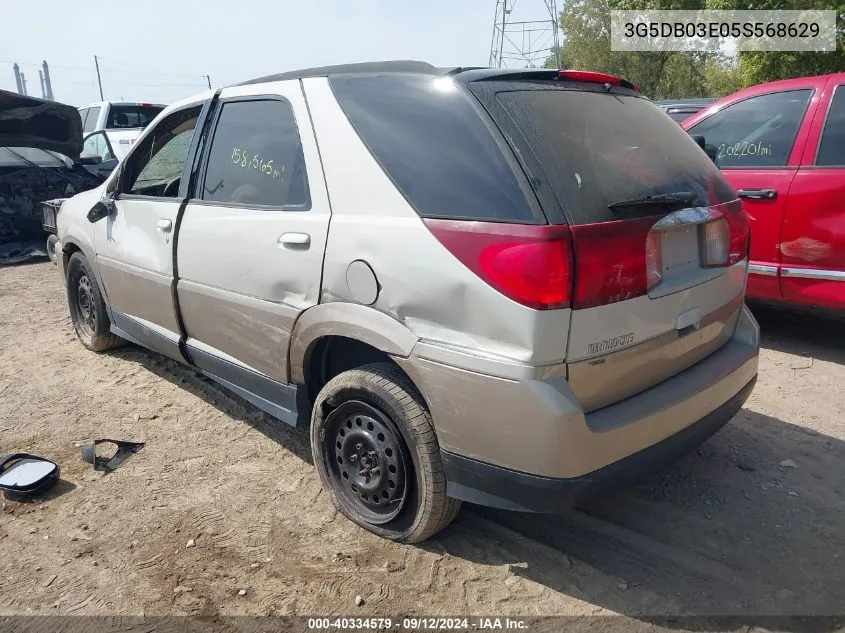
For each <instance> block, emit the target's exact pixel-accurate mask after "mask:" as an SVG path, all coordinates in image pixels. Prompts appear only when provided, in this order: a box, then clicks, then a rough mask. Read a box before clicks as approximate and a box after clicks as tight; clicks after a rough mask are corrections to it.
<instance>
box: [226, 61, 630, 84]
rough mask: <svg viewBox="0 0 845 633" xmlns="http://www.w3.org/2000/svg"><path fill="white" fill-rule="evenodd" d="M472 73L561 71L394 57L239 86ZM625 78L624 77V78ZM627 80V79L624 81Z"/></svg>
mask: <svg viewBox="0 0 845 633" xmlns="http://www.w3.org/2000/svg"><path fill="white" fill-rule="evenodd" d="M469 71H472V72H471V73H470V75H469V76H470V77H471V78H472V79H473V80H476V79H487V78H490V77H494V76H499V75H502V76H504V75H508V76H512V77H517V76H532V75H536V74H539V73H546V74H548V73H555V72H561V71H560V70H559V69H557V68H517V69H504V68H488V67H486V66H447V67H437V66H433V65H431V64H429V63H427V62H420V61H413V60H393V61H382V62H362V63H357V64H341V65H337V66H319V67H316V68H304V69H302V70H291V71H288V72H284V73H278V74H276V75H267V76H265V77H258V78H256V79H250V80H248V81H244V82H241V83H238V84H235V85H236V86H248V85H251V84H262V83H269V82H271V81H285V80H288V79H306V78H308V77H329V76H331V75H363V74H381V73H397V74H406V75H432V76H438V75H457V74H459V73H468V72H469ZM569 72H573V73H576V74H581V75H587V74H593V73H584V72H582V71H569ZM623 82H624V80H623ZM624 83H627V82H624Z"/></svg>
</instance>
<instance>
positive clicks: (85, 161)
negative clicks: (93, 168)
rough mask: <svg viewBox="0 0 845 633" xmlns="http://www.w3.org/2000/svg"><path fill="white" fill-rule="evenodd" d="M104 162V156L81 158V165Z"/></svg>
mask: <svg viewBox="0 0 845 633" xmlns="http://www.w3.org/2000/svg"><path fill="white" fill-rule="evenodd" d="M102 162H103V158H102V156H81V157H80V158H79V164H80V165H99V164H100V163H102Z"/></svg>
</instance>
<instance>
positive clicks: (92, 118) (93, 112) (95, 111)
mask: <svg viewBox="0 0 845 633" xmlns="http://www.w3.org/2000/svg"><path fill="white" fill-rule="evenodd" d="M99 118H100V108H89V109H88V114H87V115H86V116H85V125H83V126H82V131H83V132H93V131H94V130H96V129H97V120H98V119H99Z"/></svg>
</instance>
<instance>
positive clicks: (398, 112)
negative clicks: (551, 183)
mask: <svg viewBox="0 0 845 633" xmlns="http://www.w3.org/2000/svg"><path fill="white" fill-rule="evenodd" d="M331 85H332V89H333V90H334V94H335V96H336V97H337V100H338V102H339V103H340V106H341V108H342V109H343V111H344V112H345V113H346V116H347V117H348V118H349V121H350V122H351V123H352V126H353V127H354V128H355V130H356V131H357V132H358V135H359V136H360V137H361V139H362V140H363V141H364V144H365V145H366V146H367V147H368V148H369V150H370V152H371V153H372V154H373V156H374V157H375V159H376V160H377V161H378V162H379V164H380V165H381V167H382V169H384V171H385V173H386V174H387V175H388V176H389V177H390V178H391V179H392V180H393V182H394V184H395V185H396V186H397V187H398V188H399V190H400V191H401V192H402V194H403V195H404V196H405V198H406V199H407V200H408V202H409V203H410V204H411V206H413V207H414V209H416V211H417V213H419V214H420V215H421V216H423V217H427V218H454V219H472V220H482V221H503V222H518V223H537V222H538V217H537V215H536V214H535V212H534V211H533V209H532V206H531V205H530V204H529V202H528V198H527V196H526V193H527V191H526V189H524V188H523V186H522V185H521V184H520V182H519V181H518V180H517V176H516V175H515V172H514V166H513V164H512V163H511V162H509V160H508V159H507V158H506V157H505V154H504V152H506V151H509V150H508V149H507V148H506V147H504V146H503V145H501V144H499V143H497V142H496V140H495V139H494V137H493V134H492V133H491V131H490V129H489V128H488V127H487V125H486V124H485V122H484V121H483V119H482V118H481V116H480V115H479V113H478V111H477V110H476V108H475V107H474V106H473V104H472V102H471V101H470V99H472V97H471V96H469V95H467V94H466V93H464V92H463V91H461V90H460V89H459V88H458V87H457V86H456V85H455V84H454V83H453V82H452V81H451V79H449V78H446V77H428V76H422V77H419V76H413V77H412V76H406V75H384V76H369V77H334V78H332V79H331Z"/></svg>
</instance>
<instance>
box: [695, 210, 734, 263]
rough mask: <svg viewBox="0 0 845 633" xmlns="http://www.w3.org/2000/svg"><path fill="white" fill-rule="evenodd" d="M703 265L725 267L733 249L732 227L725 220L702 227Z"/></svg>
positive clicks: (719, 219)
mask: <svg viewBox="0 0 845 633" xmlns="http://www.w3.org/2000/svg"><path fill="white" fill-rule="evenodd" d="M700 235H701V263H702V264H703V265H704V266H725V265H727V263H728V256H729V254H730V248H731V227H730V226H729V225H728V222H727V220H725V218H718V219H716V220H710V222H707V223H706V224H703V225H702V226H701V233H700Z"/></svg>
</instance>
